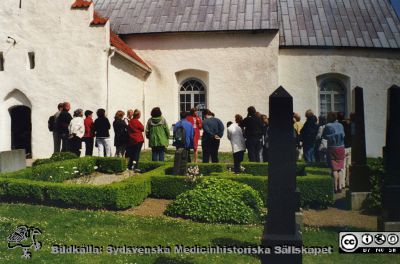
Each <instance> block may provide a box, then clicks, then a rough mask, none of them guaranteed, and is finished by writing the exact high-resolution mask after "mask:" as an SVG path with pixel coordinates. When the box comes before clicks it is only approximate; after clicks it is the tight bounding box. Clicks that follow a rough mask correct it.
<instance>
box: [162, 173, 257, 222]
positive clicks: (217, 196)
mask: <svg viewBox="0 0 400 264" xmlns="http://www.w3.org/2000/svg"><path fill="white" fill-rule="evenodd" d="M261 208H262V201H261V198H260V196H259V195H258V193H257V192H256V191H255V190H253V189H252V188H251V187H249V186H247V185H245V184H240V183H236V182H233V181H230V180H226V179H218V178H213V177H212V178H208V179H205V180H203V181H202V182H201V183H199V184H198V185H197V186H196V187H195V188H194V189H193V190H189V191H186V192H184V193H182V194H180V195H179V196H178V197H177V198H176V200H175V201H174V202H173V203H171V204H170V205H169V206H168V207H167V210H166V214H167V215H169V216H178V217H184V218H189V219H192V220H195V221H200V222H210V223H234V224H248V223H255V222H259V221H260V220H261Z"/></svg>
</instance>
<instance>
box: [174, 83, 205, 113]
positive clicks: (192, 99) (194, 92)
mask: <svg viewBox="0 0 400 264" xmlns="http://www.w3.org/2000/svg"><path fill="white" fill-rule="evenodd" d="M190 81H195V82H198V83H199V84H200V85H201V87H202V88H203V90H202V91H201V90H199V91H193V90H192V91H187V90H184V91H182V88H183V87H184V85H185V84H186V83H188V82H190ZM207 91H208V89H207V86H206V85H205V83H204V82H203V81H202V80H200V79H198V78H195V77H191V78H187V79H185V80H184V81H182V82H181V83H180V85H179V90H178V109H179V112H181V104H182V101H181V95H185V96H187V95H190V108H192V107H195V106H196V105H195V100H194V97H195V95H196V94H198V95H199V96H200V95H204V108H207V99H208V93H207ZM199 101H200V98H199ZM184 104H186V98H185V101H184ZM185 107H186V106H185ZM189 110H190V109H189ZM189 110H187V111H189Z"/></svg>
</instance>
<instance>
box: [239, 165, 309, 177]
mask: <svg viewBox="0 0 400 264" xmlns="http://www.w3.org/2000/svg"><path fill="white" fill-rule="evenodd" d="M241 165H242V166H243V167H244V168H245V170H244V173H246V174H251V175H253V176H268V163H257V162H242V163H241ZM306 166H307V164H305V163H302V162H298V163H297V164H296V175H297V176H305V175H306Z"/></svg>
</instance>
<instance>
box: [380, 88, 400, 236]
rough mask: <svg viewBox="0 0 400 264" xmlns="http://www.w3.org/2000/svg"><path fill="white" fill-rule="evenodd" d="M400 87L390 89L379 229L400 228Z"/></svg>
mask: <svg viewBox="0 0 400 264" xmlns="http://www.w3.org/2000/svg"><path fill="white" fill-rule="evenodd" d="M399 106H400V87H399V86H396V85H393V86H392V87H390V88H389V90H388V102H387V123H386V146H385V147H384V149H383V160H384V167H385V176H384V179H383V186H382V216H381V217H380V218H379V219H378V230H382V231H399V230H400V107H399Z"/></svg>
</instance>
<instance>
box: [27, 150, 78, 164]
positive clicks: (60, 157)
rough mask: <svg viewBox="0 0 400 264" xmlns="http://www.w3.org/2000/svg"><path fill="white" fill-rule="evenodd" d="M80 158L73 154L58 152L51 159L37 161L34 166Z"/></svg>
mask: <svg viewBox="0 0 400 264" xmlns="http://www.w3.org/2000/svg"><path fill="white" fill-rule="evenodd" d="M77 158H78V156H77V155H76V154H75V153H72V152H56V153H53V155H51V157H50V158H49V159H37V160H35V161H34V162H33V163H32V166H37V165H42V164H48V163H53V162H56V161H64V160H70V159H77Z"/></svg>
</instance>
